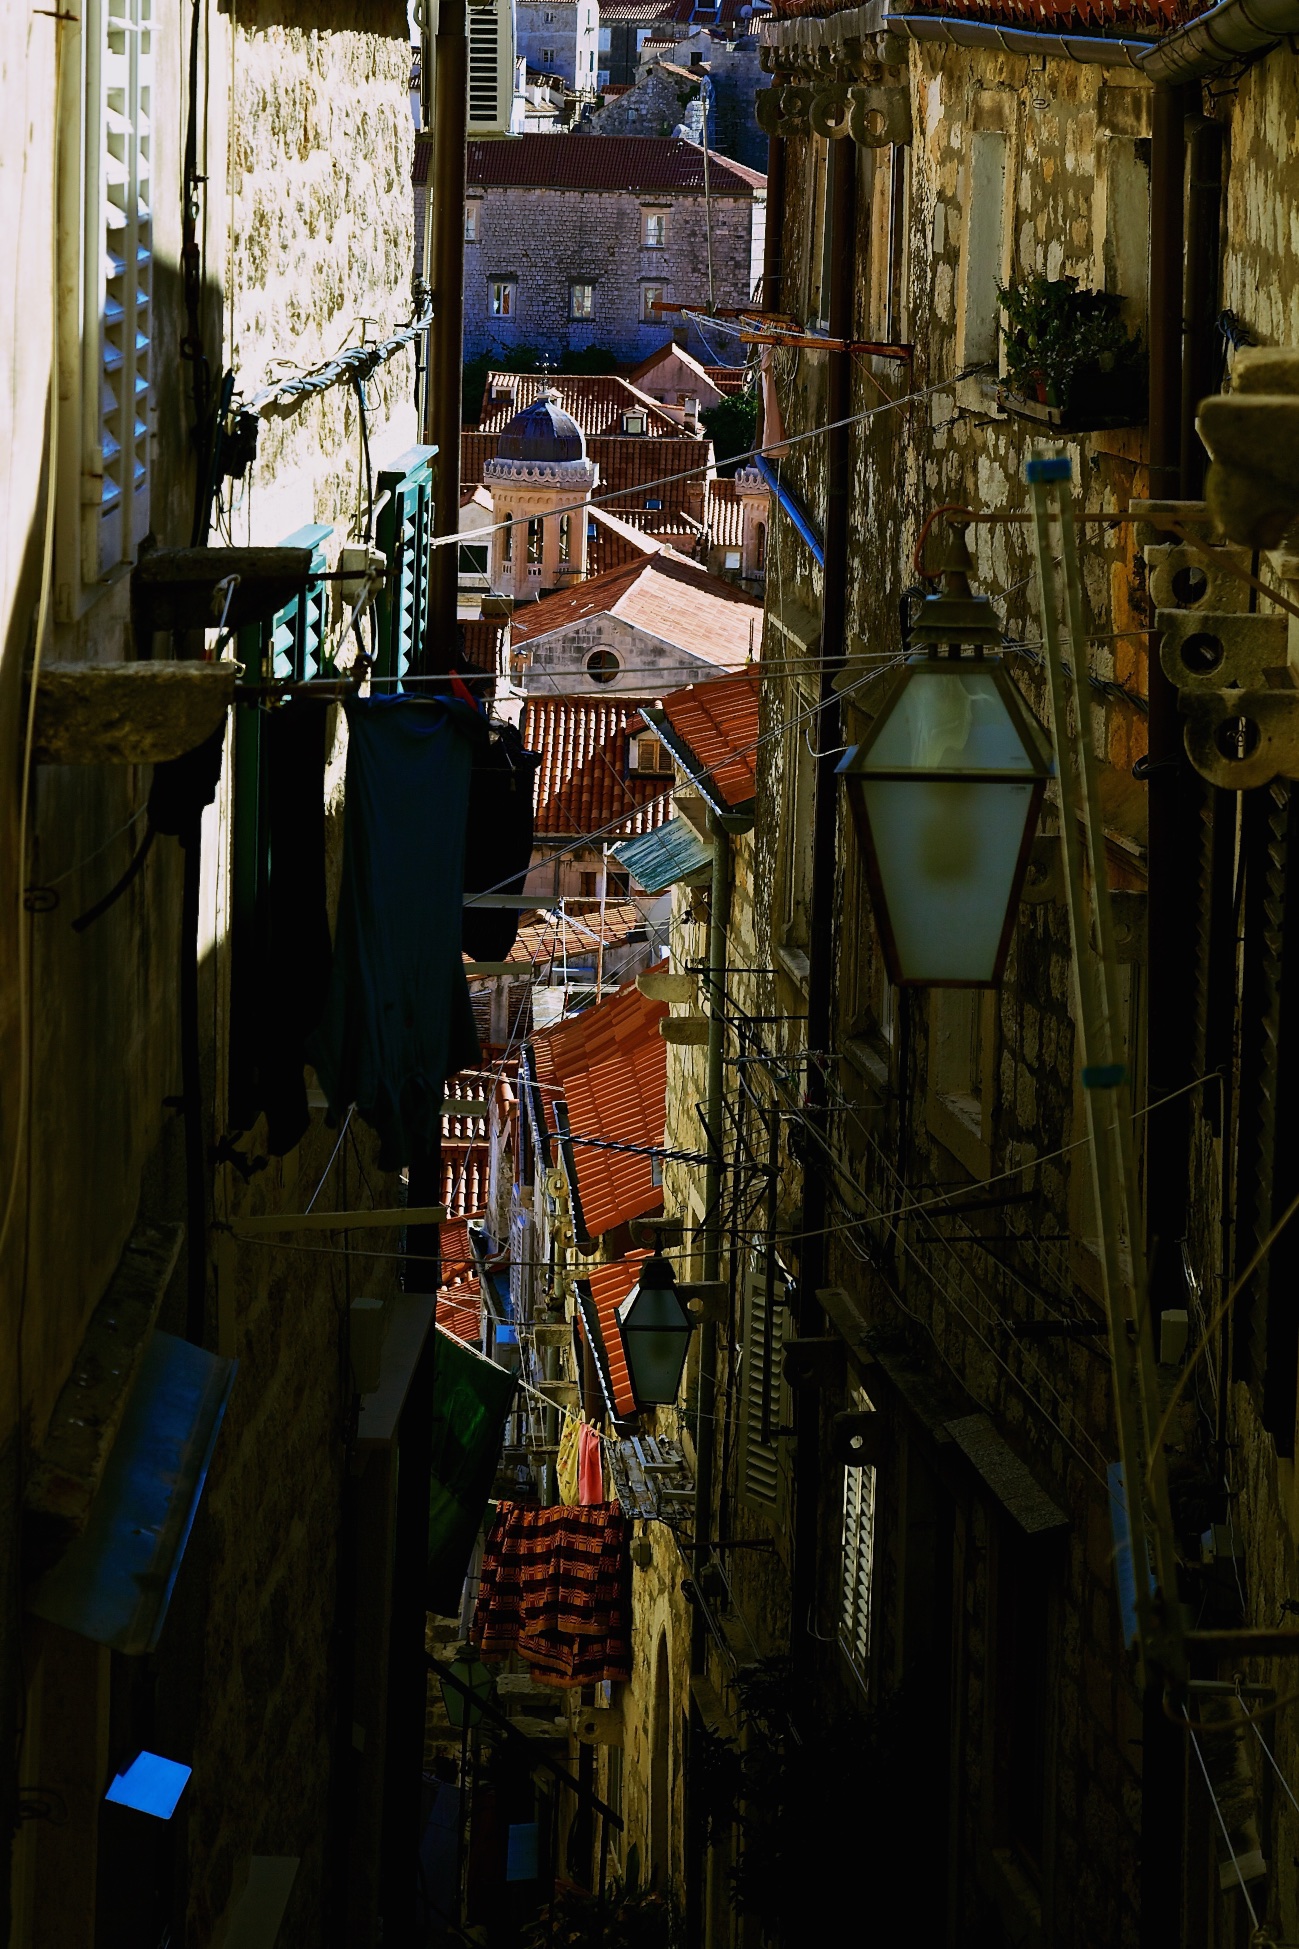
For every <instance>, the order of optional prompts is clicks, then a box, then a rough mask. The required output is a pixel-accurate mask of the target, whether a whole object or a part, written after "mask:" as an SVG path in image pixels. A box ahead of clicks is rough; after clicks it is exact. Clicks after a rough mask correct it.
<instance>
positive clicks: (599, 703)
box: [523, 597, 672, 840]
mask: <svg viewBox="0 0 1299 1949" xmlns="http://www.w3.org/2000/svg"><path fill="white" fill-rule="evenodd" d="M559 599H560V598H557V597H547V601H557V600H559ZM541 606H542V605H540V604H538V607H541ZM643 727H644V719H643V718H642V717H641V714H640V708H639V706H638V705H637V704H636V703H635V702H634V701H629V700H627V699H625V698H619V697H610V698H607V699H606V698H604V697H534V698H529V700H528V702H527V704H526V706H525V708H524V713H523V742H524V746H525V748H526V749H527V750H529V751H539V752H540V753H541V764H540V765H539V766H538V768H537V784H536V794H537V796H536V815H535V825H534V833H535V836H536V837H537V838H539V839H559V838H565V839H567V838H572V837H574V836H576V835H579V834H585V833H590V834H592V835H594V834H596V833H599V834H601V835H602V836H603V837H604V838H606V839H609V840H612V839H613V838H614V837H615V836H618V837H620V838H631V837H632V836H633V835H635V834H637V833H642V832H653V831H654V830H655V828H656V827H658V826H661V825H663V824H665V823H666V821H667V818H668V815H669V812H670V809H671V808H670V805H669V799H670V796H671V790H672V782H671V780H670V779H668V778H666V777H664V778H658V779H655V778H629V777H628V776H627V739H628V736H629V734H630V733H631V732H632V731H633V730H640V729H643Z"/></svg>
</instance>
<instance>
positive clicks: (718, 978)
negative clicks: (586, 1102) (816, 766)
mask: <svg viewBox="0 0 1299 1949" xmlns="http://www.w3.org/2000/svg"><path fill="white" fill-rule="evenodd" d="M708 830H709V833H710V835H711V837H712V842H713V880H712V890H711V896H710V899H709V903H708V1056H707V1072H706V1078H705V1088H704V1099H705V1101H704V1115H705V1117H706V1118H707V1120H708V1162H707V1164H706V1165H705V1166H704V1253H703V1259H704V1275H703V1276H704V1281H705V1283H709V1282H712V1283H715V1282H716V1281H717V1280H719V1279H720V1278H721V1276H722V1058H723V1055H724V1054H725V1044H726V937H727V933H728V931H729V929H730V924H731V840H730V834H729V833H728V832H727V831H726V828H725V827H724V826H723V825H722V823H721V821H720V819H719V818H718V817H717V814H716V813H715V812H710V813H709V815H708ZM716 1394H717V1328H716V1327H715V1326H714V1325H713V1323H712V1321H711V1320H708V1319H705V1320H703V1321H702V1322H701V1324H700V1327H699V1387H698V1393H697V1395H696V1401H697V1405H698V1410H699V1419H698V1425H697V1427H696V1431H695V1538H696V1541H695V1551H694V1569H695V1574H696V1576H697V1575H698V1574H699V1572H700V1571H701V1570H702V1569H703V1567H704V1565H705V1564H706V1563H707V1561H708V1554H709V1552H708V1542H707V1539H708V1538H709V1537H710V1536H712V1535H713V1534H714V1531H713V1528H712V1521H713V1427H714V1421H713V1415H714V1411H715V1406H716ZM707 1639H708V1632H707V1626H706V1625H705V1622H704V1617H703V1613H702V1612H701V1611H700V1609H699V1607H698V1605H696V1606H695V1609H694V1613H693V1619H692V1623H691V1633H690V1666H691V1670H692V1671H695V1672H703V1670H704V1668H705V1661H706V1653H707Z"/></svg>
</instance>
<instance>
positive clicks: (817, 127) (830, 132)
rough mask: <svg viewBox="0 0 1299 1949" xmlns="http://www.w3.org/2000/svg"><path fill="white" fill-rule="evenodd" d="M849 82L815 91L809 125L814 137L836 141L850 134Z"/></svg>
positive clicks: (840, 81)
mask: <svg viewBox="0 0 1299 1949" xmlns="http://www.w3.org/2000/svg"><path fill="white" fill-rule="evenodd" d="M850 92H851V91H850V89H849V86H848V82H847V80H846V79H844V78H840V79H839V80H837V81H832V82H830V83H829V85H828V86H826V87H823V88H817V89H814V90H813V93H812V102H811V106H810V108H809V109H808V113H807V119H808V125H809V127H810V128H811V130H812V133H813V135H821V136H824V137H825V138H826V139H827V140H828V141H831V142H833V141H835V140H836V139H837V138H838V137H839V136H841V135H847V134H848V122H849V115H850V112H851V110H850V102H849V95H850Z"/></svg>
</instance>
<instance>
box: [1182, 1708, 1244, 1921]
mask: <svg viewBox="0 0 1299 1949" xmlns="http://www.w3.org/2000/svg"><path fill="white" fill-rule="evenodd" d="M1182 1717H1183V1718H1184V1719H1185V1721H1186V1726H1187V1730H1188V1732H1189V1733H1190V1735H1191V1745H1192V1746H1193V1747H1194V1748H1195V1757H1196V1759H1197V1760H1198V1761H1199V1763H1200V1772H1201V1773H1202V1774H1203V1776H1204V1784H1205V1788H1206V1789H1207V1791H1208V1795H1209V1798H1210V1800H1211V1801H1212V1802H1213V1811H1214V1813H1215V1814H1216V1815H1217V1817H1218V1826H1219V1827H1220V1828H1221V1829H1222V1840H1223V1845H1224V1846H1225V1848H1226V1850H1227V1852H1228V1854H1229V1855H1230V1856H1231V1865H1232V1867H1233V1868H1234V1869H1235V1870H1236V1879H1237V1881H1238V1882H1239V1883H1240V1892H1241V1895H1242V1896H1243V1897H1244V1901H1245V1907H1246V1908H1247V1909H1248V1910H1249V1919H1250V1921H1251V1923H1252V1924H1253V1926H1254V1928H1255V1929H1257V1928H1258V1927H1259V1919H1258V1910H1257V1909H1256V1908H1255V1907H1254V1903H1253V1899H1252V1897H1251V1896H1250V1892H1249V1884H1248V1882H1247V1881H1246V1880H1245V1877H1244V1875H1243V1874H1242V1872H1241V1866H1240V1862H1239V1861H1238V1860H1237V1859H1236V1850H1235V1848H1234V1847H1233V1846H1232V1845H1231V1835H1230V1834H1229V1833H1228V1831H1227V1823H1226V1820H1225V1819H1224V1818H1223V1812H1222V1808H1221V1806H1220V1805H1219V1802H1218V1796H1217V1794H1216V1793H1215V1792H1214V1789H1213V1781H1212V1780H1211V1779H1210V1778H1209V1769H1208V1767H1207V1766H1206V1765H1205V1760H1204V1754H1203V1753H1202V1752H1201V1751H1200V1742H1199V1740H1198V1739H1197V1738H1196V1736H1195V1727H1194V1724H1193V1723H1192V1720H1191V1715H1190V1713H1189V1712H1188V1711H1187V1709H1186V1707H1185V1706H1183V1707H1182Z"/></svg>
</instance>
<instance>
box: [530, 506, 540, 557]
mask: <svg viewBox="0 0 1299 1949" xmlns="http://www.w3.org/2000/svg"><path fill="white" fill-rule="evenodd" d="M528 560H529V561H530V562H539V561H540V560H541V516H540V515H538V514H531V515H529V516H528Z"/></svg>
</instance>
